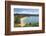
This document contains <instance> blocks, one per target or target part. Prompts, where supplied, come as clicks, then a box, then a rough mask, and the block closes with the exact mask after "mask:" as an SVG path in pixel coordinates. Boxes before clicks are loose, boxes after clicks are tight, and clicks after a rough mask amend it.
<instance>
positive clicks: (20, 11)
mask: <svg viewBox="0 0 46 36" xmlns="http://www.w3.org/2000/svg"><path fill="white" fill-rule="evenodd" d="M16 13H18V14H39V9H25V8H14V14H16Z"/></svg>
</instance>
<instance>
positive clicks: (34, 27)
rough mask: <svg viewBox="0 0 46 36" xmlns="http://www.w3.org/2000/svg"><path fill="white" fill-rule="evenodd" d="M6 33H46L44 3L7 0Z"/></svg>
mask: <svg viewBox="0 0 46 36" xmlns="http://www.w3.org/2000/svg"><path fill="white" fill-rule="evenodd" d="M5 16H6V17H5V22H6V23H5V34H6V35H15V34H16V35H17V34H33V33H44V32H45V31H44V29H45V7H44V3H36V2H20V1H5Z"/></svg>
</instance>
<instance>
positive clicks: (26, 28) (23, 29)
mask: <svg viewBox="0 0 46 36" xmlns="http://www.w3.org/2000/svg"><path fill="white" fill-rule="evenodd" d="M14 8H29V9H30V8H33V9H37V8H38V9H39V27H18V28H17V27H15V28H14V10H13V9H14ZM28 30H42V7H41V6H22V5H11V31H28Z"/></svg>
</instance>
